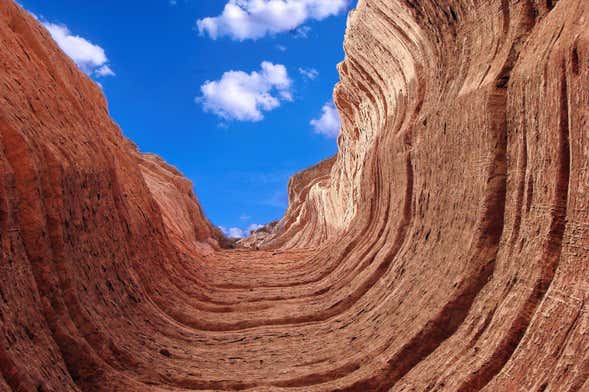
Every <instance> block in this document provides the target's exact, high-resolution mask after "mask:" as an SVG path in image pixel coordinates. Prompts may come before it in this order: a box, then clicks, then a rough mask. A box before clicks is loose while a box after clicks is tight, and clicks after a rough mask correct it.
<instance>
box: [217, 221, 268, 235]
mask: <svg viewBox="0 0 589 392" xmlns="http://www.w3.org/2000/svg"><path fill="white" fill-rule="evenodd" d="M262 227H264V225H259V224H256V223H254V224H251V225H249V227H248V228H247V229H240V228H239V227H229V228H227V227H224V226H219V229H221V231H222V232H223V234H225V236H226V237H228V238H246V237H248V236H249V235H251V233H252V232H254V231H256V230H259V229H261V228H262Z"/></svg>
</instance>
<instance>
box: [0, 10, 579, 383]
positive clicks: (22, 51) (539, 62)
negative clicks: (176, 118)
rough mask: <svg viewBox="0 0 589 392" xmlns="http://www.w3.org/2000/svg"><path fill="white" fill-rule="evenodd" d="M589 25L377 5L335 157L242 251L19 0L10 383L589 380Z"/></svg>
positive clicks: (296, 183) (13, 51) (12, 80)
mask: <svg viewBox="0 0 589 392" xmlns="http://www.w3.org/2000/svg"><path fill="white" fill-rule="evenodd" d="M588 18H589V2H587V1H586V0H560V1H556V0H448V1H445V2H441V1H439V0H419V1H416V0H360V1H359V2H358V5H357V8H356V9H355V10H354V11H352V13H351V14H350V17H349V21H348V27H347V33H346V38H345V50H346V59H345V61H344V62H342V63H341V64H340V66H339V71H340V75H341V83H339V84H338V86H337V87H336V90H335V102H336V105H337V107H338V109H339V112H340V115H341V117H342V124H343V128H342V132H341V135H340V137H339V140H338V145H339V152H338V154H337V155H336V156H335V157H333V158H331V159H329V160H326V161H324V162H322V163H320V164H318V165H317V166H315V167H313V168H311V169H308V170H307V171H304V172H302V173H300V174H298V175H296V176H295V177H293V179H292V180H291V183H290V187H289V192H290V194H289V202H290V205H289V209H288V211H287V213H286V214H285V216H284V218H283V219H282V220H281V221H280V222H279V223H278V224H277V225H276V227H275V228H273V229H271V230H267V231H268V233H267V234H268V235H267V236H266V235H265V236H264V237H268V238H264V239H263V241H262V240H261V241H259V242H255V241H254V249H241V248H238V249H232V250H227V249H223V247H226V246H229V245H231V244H230V243H229V242H227V241H228V240H226V239H224V237H223V236H222V235H221V233H220V232H219V231H218V229H216V228H214V227H213V226H212V225H211V223H210V222H209V221H208V220H207V219H206V217H205V215H204V214H203V212H202V210H201V208H200V206H199V204H198V201H197V199H196V197H195V195H194V192H193V190H192V186H191V184H190V182H188V180H186V179H184V178H183V177H182V175H181V174H180V173H179V172H178V171H177V170H175V169H174V168H172V167H170V166H169V165H167V164H166V163H164V162H163V161H162V160H161V159H159V158H157V157H155V156H153V155H145V154H141V153H140V152H138V151H137V149H136V147H135V146H134V145H133V144H132V143H131V142H129V141H128V140H127V139H125V138H124V137H123V136H122V135H121V132H120V130H119V128H118V127H117V126H116V125H115V124H114V123H113V122H112V120H111V119H110V118H109V115H108V110H107V106H106V102H105V99H104V97H103V95H102V93H101V90H100V88H99V87H98V86H97V85H96V84H95V83H94V82H92V81H91V80H89V79H88V78H87V77H86V76H85V75H84V74H83V73H82V72H80V71H79V70H78V69H77V68H76V66H75V65H74V64H73V63H72V62H71V61H70V60H69V59H68V58H67V57H66V56H65V55H64V54H63V53H62V52H61V51H60V50H59V48H58V47H57V46H56V45H55V44H54V42H53V41H52V40H51V38H50V36H49V34H48V33H47V32H46V31H45V30H44V28H43V27H41V26H40V25H39V24H38V22H37V21H36V20H35V19H33V18H32V17H31V16H29V15H28V14H27V13H26V12H25V11H23V10H22V9H21V8H20V7H19V6H18V5H16V4H15V3H14V2H13V1H12V0H1V1H0V54H1V55H0V71H1V72H0V177H1V178H2V181H1V183H0V184H1V185H0V272H1V274H0V276H1V281H0V391H11V390H14V391H45V392H47V391H137V392H139V391H142V392H143V391H162V390H256V391H276V390H281V391H284V390H298V391H386V390H396V391H464V392H466V391H479V390H485V391H493V392H494V391H584V390H589V381H588V380H589V359H588V358H589V328H588V325H589V312H588V309H587V305H586V303H588V301H587V297H588V294H589V285H588V284H587V281H588V278H587V277H588V276H589V275H588V274H589V272H588V270H587V269H588V267H587V266H588V263H587V261H588V260H589V132H588V129H589V128H588V122H589V119H588V116H589V94H588V93H587V91H588V88H589V29H588V26H589V19H588ZM255 247H260V248H261V249H262V250H259V251H258V250H255Z"/></svg>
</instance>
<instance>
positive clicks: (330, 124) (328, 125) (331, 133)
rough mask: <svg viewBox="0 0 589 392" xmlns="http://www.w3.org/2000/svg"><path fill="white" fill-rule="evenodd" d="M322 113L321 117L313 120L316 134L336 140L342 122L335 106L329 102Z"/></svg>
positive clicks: (312, 123)
mask: <svg viewBox="0 0 589 392" xmlns="http://www.w3.org/2000/svg"><path fill="white" fill-rule="evenodd" d="M321 112H322V114H321V117H319V118H318V119H314V120H311V125H312V126H313V129H314V130H315V133H319V134H321V135H324V136H327V137H329V138H336V137H337V136H338V135H339V132H340V128H341V122H340V118H339V114H338V112H337V109H336V108H335V105H334V104H333V103H332V102H327V103H326V104H325V105H323V108H322V109H321Z"/></svg>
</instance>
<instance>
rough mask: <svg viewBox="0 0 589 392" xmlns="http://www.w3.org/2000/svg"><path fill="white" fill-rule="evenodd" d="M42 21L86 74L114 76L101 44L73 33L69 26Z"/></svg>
mask: <svg viewBox="0 0 589 392" xmlns="http://www.w3.org/2000/svg"><path fill="white" fill-rule="evenodd" d="M42 23H43V26H45V28H46V29H47V30H48V31H49V33H50V34H51V37H52V38H53V39H54V40H55V42H57V44H58V45H59V47H60V48H61V50H63V51H64V52H65V54H67V55H68V56H69V57H70V58H71V59H72V60H73V61H74V62H75V63H76V64H77V65H78V67H80V69H81V70H82V71H84V72H85V73H86V74H88V75H95V76H98V77H103V76H114V74H115V73H114V72H113V70H112V69H111V68H110V67H109V66H108V64H107V63H108V58H107V57H106V53H105V51H104V49H102V48H101V47H100V46H98V45H95V44H93V43H91V42H89V41H88V40H86V39H85V38H82V37H80V36H77V35H73V34H72V33H71V32H70V30H69V29H68V28H67V26H64V25H58V24H55V23H50V22H46V21H44V22H42Z"/></svg>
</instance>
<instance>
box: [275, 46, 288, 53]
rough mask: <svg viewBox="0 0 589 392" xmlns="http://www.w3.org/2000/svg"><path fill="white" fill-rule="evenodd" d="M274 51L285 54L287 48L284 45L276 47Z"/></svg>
mask: <svg viewBox="0 0 589 392" xmlns="http://www.w3.org/2000/svg"><path fill="white" fill-rule="evenodd" d="M276 49H278V50H279V51H281V52H286V51H287V50H288V48H287V47H286V46H284V45H276Z"/></svg>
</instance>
